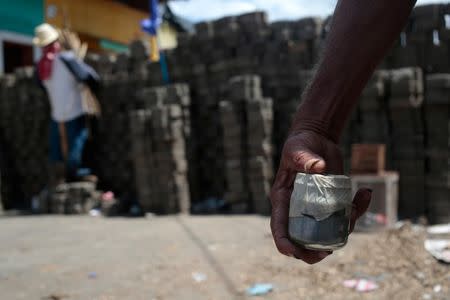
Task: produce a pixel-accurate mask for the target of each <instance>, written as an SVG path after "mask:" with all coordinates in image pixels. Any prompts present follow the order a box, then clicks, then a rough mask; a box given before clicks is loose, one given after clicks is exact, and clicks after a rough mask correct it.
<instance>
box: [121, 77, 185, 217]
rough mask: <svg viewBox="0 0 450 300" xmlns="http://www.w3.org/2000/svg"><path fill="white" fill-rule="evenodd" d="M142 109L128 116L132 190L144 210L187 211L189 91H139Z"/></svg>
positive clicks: (179, 88) (180, 87)
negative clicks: (130, 133) (132, 177)
mask: <svg viewBox="0 0 450 300" xmlns="http://www.w3.org/2000/svg"><path fill="white" fill-rule="evenodd" d="M139 97H140V98H141V100H142V101H143V102H144V106H145V109H143V110H137V111H134V112H132V113H131V114H130V116H131V118H130V119H131V129H132V137H133V138H132V141H133V144H132V150H133V160H134V170H135V177H136V190H137V194H138V198H139V201H140V203H141V205H142V207H143V208H144V210H145V211H150V212H156V213H164V214H167V213H177V212H184V213H186V212H188V211H189V208H190V192H189V184H188V160H187V156H188V153H187V151H186V149H187V146H186V144H187V141H188V140H189V137H190V125H189V124H190V118H189V110H188V108H189V104H190V98H189V88H188V87H187V86H186V85H171V86H167V87H155V88H150V89H146V90H143V91H141V92H140V95H139Z"/></svg>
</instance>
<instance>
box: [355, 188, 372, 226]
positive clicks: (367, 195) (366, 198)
mask: <svg viewBox="0 0 450 300" xmlns="http://www.w3.org/2000/svg"><path fill="white" fill-rule="evenodd" d="M371 198H372V190H371V189H360V190H358V191H357V192H356V195H355V197H354V198H353V209H352V215H351V217H350V232H353V229H354V228H355V223H356V220H358V219H359V218H360V217H361V216H362V215H363V214H364V213H365V212H366V211H367V209H368V208H369V204H370V200H371Z"/></svg>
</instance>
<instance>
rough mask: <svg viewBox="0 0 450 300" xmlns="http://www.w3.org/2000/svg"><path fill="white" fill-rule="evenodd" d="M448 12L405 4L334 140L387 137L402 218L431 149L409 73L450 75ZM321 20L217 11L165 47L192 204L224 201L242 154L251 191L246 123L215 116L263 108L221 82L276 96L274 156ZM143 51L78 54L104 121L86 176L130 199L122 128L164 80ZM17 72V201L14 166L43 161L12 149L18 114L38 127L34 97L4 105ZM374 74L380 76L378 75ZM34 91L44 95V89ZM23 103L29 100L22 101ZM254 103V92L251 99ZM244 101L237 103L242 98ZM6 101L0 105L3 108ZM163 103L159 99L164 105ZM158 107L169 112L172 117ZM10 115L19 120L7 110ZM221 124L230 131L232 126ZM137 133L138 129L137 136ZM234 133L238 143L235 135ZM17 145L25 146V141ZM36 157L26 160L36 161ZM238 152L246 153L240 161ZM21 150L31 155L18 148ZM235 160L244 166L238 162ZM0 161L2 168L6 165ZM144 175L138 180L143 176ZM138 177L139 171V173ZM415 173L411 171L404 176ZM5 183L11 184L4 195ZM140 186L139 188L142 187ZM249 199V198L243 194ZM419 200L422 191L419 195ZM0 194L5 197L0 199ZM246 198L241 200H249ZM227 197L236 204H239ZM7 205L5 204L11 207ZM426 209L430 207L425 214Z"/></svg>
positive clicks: (417, 210) (323, 28)
mask: <svg viewBox="0 0 450 300" xmlns="http://www.w3.org/2000/svg"><path fill="white" fill-rule="evenodd" d="M449 7H450V6H449V5H448V4H445V5H444V4H440V5H427V6H421V7H417V8H416V9H415V10H414V13H413V15H412V16H411V20H410V23H409V25H408V26H406V27H405V30H404V33H403V34H402V35H401V36H400V38H399V41H398V43H397V44H396V45H395V46H394V47H393V49H392V51H391V53H390V54H389V55H388V56H387V58H386V59H385V60H384V62H383V64H382V66H381V68H382V69H385V70H388V71H386V72H385V73H387V74H388V76H387V77H384V76H378V75H375V76H374V78H373V79H372V80H371V82H369V84H368V86H367V88H366V89H365V91H364V93H363V95H362V99H361V104H360V105H359V106H358V108H357V109H356V110H355V113H354V115H353V118H352V121H351V122H350V123H349V129H350V130H349V131H347V132H348V133H349V134H347V136H346V137H345V136H344V138H343V142H342V143H343V148H344V154H345V155H344V156H345V157H347V158H349V149H350V145H351V144H352V143H355V142H358V143H364V142H383V139H384V138H386V135H387V144H388V145H387V153H388V159H389V160H388V167H389V168H390V169H398V170H400V171H401V174H400V175H401V176H400V178H406V179H405V180H404V181H403V182H400V189H401V193H402V195H406V196H401V198H402V200H401V202H403V203H406V202H405V201H406V200H405V199H406V198H408V197H410V198H411V197H412V198H411V199H419V200H418V201H417V203H419V204H418V205H417V207H414V206H415V205H413V206H412V208H408V207H406V206H405V205H406V204H405V205H404V206H403V207H400V213H401V215H402V216H405V217H416V215H419V214H423V210H424V209H423V207H424V204H423V203H424V201H423V200H422V199H425V195H424V193H423V192H422V191H421V190H420V189H422V190H424V188H423V184H417V185H416V184H415V183H419V181H420V180H421V179H420V177H421V176H422V177H423V174H424V173H423V172H424V171H422V173H420V172H421V171H420V170H423V169H424V168H423V161H424V151H423V150H424V145H428V146H429V145H430V144H431V139H429V140H430V142H429V143H428V144H427V137H429V136H430V137H431V136H432V134H431V132H429V126H428V125H427V122H429V121H430V120H431V119H430V118H431V117H429V116H428V115H427V114H426V113H425V115H423V114H422V115H421V113H420V112H421V111H423V106H420V105H419V106H418V107H414V106H411V105H410V106H408V104H406V103H415V101H418V102H420V98H421V97H420V94H423V89H422V90H420V87H418V86H419V85H420V82H421V81H422V83H423V78H422V79H420V75H419V72H418V71H417V72H416V71H411V68H413V69H414V68H417V67H419V68H420V69H421V70H422V72H423V73H424V74H425V75H428V74H430V73H436V72H442V73H449V72H450V66H449V55H448V50H449V40H450V30H449V28H447V27H446V26H445V14H449ZM330 21H331V18H327V19H326V20H325V21H322V20H320V19H317V18H304V19H300V20H297V21H286V22H284V21H283V22H275V23H272V24H269V23H268V22H267V17H266V15H265V13H263V12H256V13H251V14H245V15H241V16H236V17H225V18H222V19H219V20H216V21H212V22H203V23H199V24H197V25H196V29H197V33H196V34H193V35H190V34H186V35H181V36H180V39H179V47H178V48H177V49H174V50H171V51H167V52H165V53H164V54H165V56H166V58H167V63H168V69H169V75H170V79H171V82H185V83H186V84H187V85H188V86H189V88H190V94H191V103H190V104H189V105H185V106H184V108H182V116H183V117H182V119H183V124H184V125H183V126H184V130H183V131H185V142H186V146H185V147H186V150H185V152H186V157H187V160H188V162H189V168H188V179H189V187H190V193H191V199H192V201H193V202H197V201H198V202H201V201H203V200H205V199H207V198H210V197H214V198H219V199H220V198H223V197H225V198H228V199H230V197H231V196H230V194H229V189H228V187H227V185H228V181H230V180H229V178H228V177H230V175H227V173H226V172H225V170H228V169H231V167H227V165H226V164H227V162H228V161H232V160H234V161H235V160H237V159H238V158H239V160H241V164H240V167H239V168H241V167H242V168H243V169H242V171H241V173H242V175H241V177H242V178H243V180H244V185H243V187H242V191H243V194H245V195H247V194H250V195H251V191H250V183H249V182H248V179H246V174H247V175H248V174H249V172H250V171H249V170H250V169H249V168H250V164H249V161H248V159H246V158H248V157H249V152H248V151H249V149H250V148H252V147H253V142H252V147H248V145H247V144H246V142H247V139H246V135H245V134H246V132H247V130H248V128H247V125H248V123H246V122H245V118H244V121H241V122H244V124H245V126H240V130H241V131H240V132H239V133H238V132H236V133H235V136H233V135H232V134H228V133H226V132H224V131H223V130H222V127H223V124H224V123H225V119H227V121H226V122H228V123H233V122H235V121H233V118H235V120H236V122H239V120H241V117H240V115H239V114H240V113H242V112H245V114H244V116H248V114H250V113H253V112H254V113H255V114H259V113H258V111H262V110H264V109H263V107H264V106H261V107H258V106H257V107H253V106H251V105H247V104H245V105H241V106H240V107H236V105H235V103H234V102H233V101H232V99H231V98H230V97H229V95H228V90H229V85H230V84H229V80H230V79H231V78H233V77H235V76H240V75H243V74H256V75H258V76H260V77H261V79H262V84H261V86H262V90H263V92H264V93H263V94H264V95H266V96H267V97H270V98H272V99H274V100H273V104H272V110H273V113H274V117H273V118H274V121H273V122H274V124H273V127H274V134H273V135H272V141H273V142H272V147H274V151H272V153H273V157H274V158H275V160H276V161H278V158H279V155H280V152H281V147H282V144H283V141H284V139H285V137H286V134H287V131H288V128H289V126H290V119H291V117H292V115H293V113H294V111H295V110H296V108H297V106H298V105H299V104H300V98H301V93H302V92H303V90H304V87H305V86H306V83H307V82H308V81H309V79H310V78H311V76H312V74H313V72H312V71H310V70H311V69H312V67H313V65H314V64H315V62H316V60H317V58H318V54H319V48H320V46H321V45H323V44H324V39H325V37H326V35H327V33H328V32H329V24H330ZM147 57H148V55H147V50H146V47H145V45H144V44H143V43H139V42H136V43H133V44H132V45H131V46H130V51H129V53H125V54H120V55H118V56H111V55H101V56H99V57H95V56H92V57H90V59H89V61H88V62H89V63H90V64H92V65H93V66H94V67H95V68H96V70H97V71H98V72H99V73H100V74H101V76H102V88H101V91H100V95H99V100H100V102H101V104H102V108H103V116H102V118H101V119H100V120H99V121H98V128H97V129H96V130H94V133H95V135H94V137H95V138H94V142H95V149H97V150H96V151H97V152H96V156H95V159H94V161H95V162H96V164H97V165H96V167H95V169H96V173H97V174H98V175H99V177H100V180H101V181H100V187H101V188H102V189H104V190H113V191H114V192H115V193H116V194H117V195H119V196H123V195H124V196H127V195H130V197H131V198H132V197H134V196H136V198H142V197H140V196H139V197H138V194H139V193H140V192H139V191H138V190H139V189H140V187H143V183H142V182H138V180H137V178H135V177H136V176H141V175H138V173H139V172H140V171H138V170H137V169H136V168H135V166H136V161H135V158H134V156H135V155H134V152H133V151H132V149H133V147H132V145H133V144H134V142H135V140H136V138H134V137H133V136H132V135H130V124H131V123H132V122H131V121H132V120H131V119H130V118H131V117H130V112H132V111H136V110H144V111H146V113H143V115H144V116H147V114H149V116H147V117H143V118H144V119H146V118H150V119H152V117H151V116H153V113H149V112H147V110H152V108H151V107H150V106H149V104H148V103H147V102H146V100H145V98H142V97H140V96H139V95H138V94H139V93H136V92H137V91H141V90H143V89H145V88H148V87H155V86H161V85H163V84H165V83H163V81H162V76H161V68H160V65H159V64H156V63H148V62H147ZM404 67H409V68H410V71H398V70H394V71H389V70H391V69H398V68H404ZM377 76H378V77H377ZM16 77H17V76H12V77H11V76H7V77H4V78H3V79H2V87H1V94H0V95H1V96H0V97H1V98H0V105H1V107H2V111H0V114H2V115H6V118H4V117H2V118H0V124H1V127H0V128H1V130H0V143H2V150H1V151H2V156H3V157H7V158H6V159H4V158H3V159H2V160H3V162H2V164H1V168H2V171H1V174H2V191H3V192H2V194H6V193H7V194H16V196H8V197H7V198H8V199H18V198H25V196H17V195H20V194H27V196H26V198H28V197H29V195H32V194H33V193H34V189H32V188H30V187H28V186H29V185H30V183H26V184H25V182H26V180H25V177H28V176H29V175H28V174H29V173H28V172H27V173H25V172H23V171H24V170H25V169H27V168H28V169H29V170H31V169H42V168H45V164H46V161H47V160H46V155H45V157H44V158H42V159H40V160H39V161H40V163H41V162H43V163H44V164H43V167H36V166H31V165H27V166H26V168H25V167H24V166H25V163H24V162H23V161H21V159H24V158H25V157H24V156H23V155H22V156H20V159H19V158H18V156H17V157H16V155H15V154H16V152H17V151H21V150H20V149H22V148H26V147H23V146H22V145H27V143H30V142H29V141H28V139H26V137H28V136H27V135H26V134H24V133H21V132H23V131H24V130H23V128H25V127H24V126H23V124H22V119H26V118H30V119H33V120H34V122H36V124H34V125H37V123H39V124H41V121H36V115H37V114H36V113H35V111H36V109H33V112H32V113H29V112H28V111H27V109H28V108H30V107H31V106H32V105H35V103H37V102H36V101H30V103H32V104H30V103H27V105H23V101H22V100H21V101H15V100H10V99H17V98H18V96H17V95H19V94H20V93H22V92H19V91H18V89H19V86H22V84H23V82H25V81H26V82H30V83H31V79H30V78H28V77H27V78H28V79H26V80H25V81H24V80H22V79H21V80H18V78H16ZM19 77H20V76H19ZM382 78H384V79H383V80H382ZM381 82H383V84H384V85H383V84H382V83H381ZM412 82H413V83H412ZM414 82H415V83H414ZM19 83H20V84H19ZM411 84H412V86H413V88H412V89H411ZM25 85H26V84H25ZM30 86H31V85H30ZM381 86H383V89H384V90H383V91H382V90H380V87H381ZM414 86H415V87H414ZM27 89H28V88H26V89H25V90H27ZM35 90H38V88H36V89H35ZM428 92H430V91H427V93H428ZM34 93H36V95H37V94H38V93H41V92H34V91H33V92H32V90H31V89H29V94H30V95H31V94H34ZM22 96H23V95H22ZM41 96H42V97H43V99H45V96H43V94H41ZM5 97H6V98H5ZM19 98H20V97H19ZM27 98H31V96H29V97H27ZM261 98H263V97H262V96H261V97H260V99H261ZM5 99H7V100H5ZM223 99H226V102H227V103H225V104H224V105H222V104H221V101H222V100H223ZM241 100H242V99H241ZM164 101H165V100H164ZM164 101H163V102H164ZM411 101H412V102H411ZM243 102H245V103H247V101H243ZM5 103H6V104H5ZM41 103H43V105H45V106H46V109H45V110H44V109H43V108H39V109H37V111H39V110H40V109H42V111H45V114H46V118H48V111H49V110H48V104H47V102H46V101H45V100H44V101H42V102H41ZM425 103H426V99H425ZM29 104H30V105H29ZM416 104H419V103H416ZM5 105H6V106H8V107H9V108H7V109H6V110H3V108H4V107H5ZM168 105H169V104H164V105H162V106H163V107H167V106H168ZM252 105H253V104H252ZM255 105H256V104H255ZM405 106H408V108H405ZM11 108H12V109H11ZM30 110H31V109H30ZM10 111H12V112H10ZM383 111H384V113H385V114H387V117H388V120H389V122H387V128H388V130H387V131H388V133H387V134H386V122H384V121H382V119H383V118H384V117H385V115H384V114H383ZM185 112H186V113H185ZM162 114H163V115H164V114H165V113H164V112H163V113H162ZM168 114H169V115H170V113H168ZM236 114H237V115H236ZM430 114H431V113H430ZM17 115H18V116H19V117H16V116H17ZM226 115H228V117H227V116H226ZM23 116H26V117H23ZM184 116H190V118H187V119H190V125H187V124H188V123H187V122H185V121H186V120H185V119H186V118H185V117H184ZM136 118H139V117H136ZM224 118H225V119H224ZM175 119H176V118H175ZM149 122H150V121H149ZM222 123H223V124H222ZM228 123H227V124H228ZM5 124H8V126H6V125H5ZM42 124H43V125H39V126H42V129H37V128H41V127H39V126H35V127H34V128H35V129H36V131H38V130H42V132H41V131H40V133H41V134H39V137H40V139H39V141H38V142H37V143H39V145H37V146H35V147H34V148H36V151H37V152H38V154H37V156H40V155H42V153H46V152H47V150H46V147H47V146H46V144H47V141H46V134H47V124H48V122H47V121H45V122H44V121H42ZM377 125H380V126H377ZM424 125H427V126H424ZM27 126H28V125H27ZM227 126H228V125H227ZM229 126H230V128H232V125H229ZM235 127H236V126H235ZM27 128H28V127H27ZM137 128H141V127H139V126H138V127H137ZM142 128H146V129H145V130H147V131H146V132H147V133H146V134H147V135H148V134H150V133H151V131H150V129H151V126H150V127H149V126H144V127H142ZM187 128H188V129H189V130H187ZM35 129H33V130H35ZM425 129H426V130H425ZM236 130H237V129H236ZM15 132H19V133H21V137H19V138H17V139H12V138H11V136H14V135H15ZM148 132H150V133H148ZM139 134H143V133H142V131H141V133H139ZM139 134H138V135H139ZM186 134H188V135H186ZM150 135H151V134H150ZM238 136H239V142H238V141H237V140H238ZM242 136H244V139H243V138H242ZM20 139H22V140H20ZM151 141H152V143H151V145H153V136H152V140H151ZM385 142H386V141H385ZM44 144H45V145H44ZM235 145H236V146H235ZM237 145H239V146H237ZM27 147H29V148H31V146H27ZM235 147H239V149H235ZM42 149H44V150H42ZM39 151H42V153H40V152H39ZM152 151H153V150H152ZM169 152H170V151H169ZM404 153H406V154H404ZM230 155H231V156H230ZM37 156H36V155H35V157H37ZM227 156H228V157H227ZM241 156H243V157H244V159H242V158H240V157H241ZM27 157H29V156H28V155H27ZM258 157H259V156H258ZM27 159H28V158H26V159H25V161H27ZM33 159H34V158H33ZM242 160H244V161H245V162H246V163H245V164H243V163H242ZM5 161H6V162H7V163H4V162H5ZM431 161H433V160H432V159H431V158H430V156H428V160H427V162H431ZM254 165H256V163H255V164H254ZM18 166H20V167H18ZM426 167H427V168H428V167H429V168H430V170H429V172H432V173H433V174H437V173H438V171H432V168H433V167H431V166H428V165H427V166H426ZM427 168H425V169H427ZM427 170H428V169H427ZM141 171H142V170H141ZM413 171H414V172H413ZM260 173H263V172H260ZM5 174H8V175H5ZM30 174H31V173H30ZM143 174H144V175H145V172H144V173H143ZM413 174H414V175H413ZM421 174H422V175H421ZM430 174H431V173H430ZM144 175H142V176H143V177H144V178H145V177H146V176H144ZM413 176H416V178H414V179H412V178H411V177H413ZM233 177H234V176H233ZM267 177H269V176H267ZM27 180H29V179H27ZM38 181H39V182H46V179H45V178H43V177H40V178H39V179H38ZM422 181H423V182H424V181H425V180H424V179H423V180H422ZM17 182H21V185H23V187H22V186H20V187H18V186H19V185H18V184H16V183H17ZM402 185H403V187H402ZM17 187H18V188H17ZM405 187H414V188H415V189H419V190H414V189H411V192H409V193H410V196H408V195H407V194H405V193H404V192H403V191H405V190H406V191H407V192H406V193H408V189H406V188H405ZM15 189H16V190H17V191H14V190H15ZM36 189H37V185H36ZM37 190H39V189H37ZM236 190H237V189H236ZM22 191H24V192H25V193H22ZM142 191H144V190H142ZM142 193H143V194H146V193H147V194H148V193H149V192H148V191H147V192H145V193H144V192H142ZM261 193H263V192H261ZM28 194H29V195H28ZM237 194H239V193H237ZM233 197H234V196H233ZM233 197H231V198H233ZM248 197H249V198H248V199H251V197H252V196H248ZM144 198H145V197H144ZM428 198H429V197H426V199H428ZM3 199H6V198H5V197H3ZM248 199H247V201H250V200H248ZM230 201H231V200H230ZM233 201H236V203H239V202H242V201H241V200H233ZM413 201H414V200H413ZM414 202H416V201H414ZM248 203H251V202H248ZM401 205H402V204H401ZM7 206H8V207H9V205H7ZM248 206H249V207H250V208H249V210H253V209H256V208H253V207H252V206H251V205H250V204H249V205H248ZM429 211H430V214H431V210H430V209H429ZM433 213H434V212H433Z"/></svg>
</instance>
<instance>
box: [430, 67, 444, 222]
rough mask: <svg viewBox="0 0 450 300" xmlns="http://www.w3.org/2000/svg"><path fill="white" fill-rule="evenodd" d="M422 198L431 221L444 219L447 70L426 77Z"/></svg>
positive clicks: (442, 220)
mask: <svg viewBox="0 0 450 300" xmlns="http://www.w3.org/2000/svg"><path fill="white" fill-rule="evenodd" d="M426 87H427V89H426V90H427V92H426V97H425V104H424V106H425V120H426V136H427V147H426V159H427V160H426V162H427V165H426V167H427V170H426V171H427V174H426V182H425V184H426V186H425V190H426V199H427V202H426V203H427V211H428V216H429V219H430V221H431V222H432V223H448V222H449V221H450V219H449V213H448V212H449V211H450V206H449V205H450V201H449V195H450V160H449V155H450V154H449V146H450V132H449V130H450V74H433V75H429V76H427V78H426Z"/></svg>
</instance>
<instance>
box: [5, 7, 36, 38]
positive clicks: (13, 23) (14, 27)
mask: <svg viewBox="0 0 450 300" xmlns="http://www.w3.org/2000/svg"><path fill="white" fill-rule="evenodd" d="M42 22H44V0H0V30H8V31H12V32H17V33H21V34H25V35H29V36H32V35H34V27H36V26H37V25H39V24H40V23H42Z"/></svg>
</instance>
